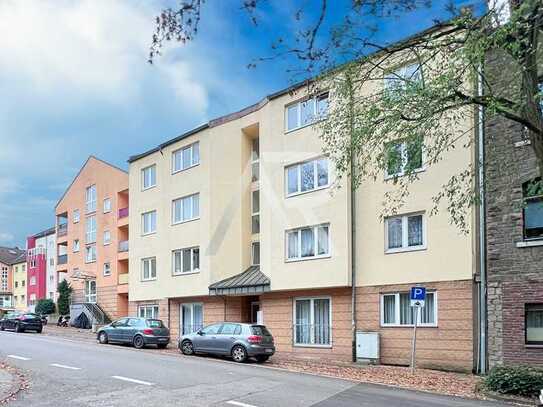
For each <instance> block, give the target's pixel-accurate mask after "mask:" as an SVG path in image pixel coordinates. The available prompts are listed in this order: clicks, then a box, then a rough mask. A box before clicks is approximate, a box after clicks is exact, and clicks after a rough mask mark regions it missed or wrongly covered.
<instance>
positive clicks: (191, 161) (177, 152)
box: [172, 141, 200, 175]
mask: <svg viewBox="0 0 543 407" xmlns="http://www.w3.org/2000/svg"><path fill="white" fill-rule="evenodd" d="M195 146H197V148H198V161H197V162H196V163H195V162H194V147H195ZM185 150H189V151H190V165H189V166H187V167H184V164H185V163H184V162H183V152H184V151H185ZM178 154H180V155H181V158H180V160H179V162H180V164H181V167H180V168H175V164H176V159H175V157H176V156H177V155H178ZM197 165H200V142H199V141H196V142H194V143H192V144H189V145H186V146H183V147H181V148H178V149H177V150H175V151H173V152H172V175H173V174H177V173H178V172H181V171H186V170H188V169H189V168H192V167H196V166H197Z"/></svg>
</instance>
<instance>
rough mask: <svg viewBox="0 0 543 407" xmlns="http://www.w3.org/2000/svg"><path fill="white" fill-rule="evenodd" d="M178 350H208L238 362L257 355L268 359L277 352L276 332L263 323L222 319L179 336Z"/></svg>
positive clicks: (200, 351) (257, 359) (259, 361)
mask: <svg viewBox="0 0 543 407" xmlns="http://www.w3.org/2000/svg"><path fill="white" fill-rule="evenodd" d="M178 346H179V350H180V351H181V352H182V353H183V354H185V355H193V354H195V353H206V354H213V355H223V356H230V357H232V359H234V361H236V362H240V363H242V362H245V361H246V360H247V359H248V358H251V357H254V358H255V359H256V361H257V362H258V363H264V362H266V361H267V360H268V359H269V358H270V356H272V355H273V354H274V353H275V344H274V341H273V336H272V334H271V333H270V331H268V329H267V328H266V327H265V326H264V325H257V324H246V323H237V322H223V323H219V324H213V325H208V326H206V327H204V328H202V329H200V330H198V331H196V332H194V333H191V334H188V335H183V336H182V337H181V338H180V339H179V343H178Z"/></svg>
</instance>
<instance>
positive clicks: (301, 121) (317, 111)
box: [285, 93, 328, 131]
mask: <svg viewBox="0 0 543 407" xmlns="http://www.w3.org/2000/svg"><path fill="white" fill-rule="evenodd" d="M327 114H328V93H324V94H322V95H320V96H317V97H315V98H311V99H307V100H304V101H301V102H296V103H293V104H291V105H288V106H286V107H285V122H286V125H285V129H286V131H291V130H296V129H299V128H301V127H304V126H307V125H309V124H312V123H314V122H316V121H317V120H320V119H322V118H324V117H326V115H327Z"/></svg>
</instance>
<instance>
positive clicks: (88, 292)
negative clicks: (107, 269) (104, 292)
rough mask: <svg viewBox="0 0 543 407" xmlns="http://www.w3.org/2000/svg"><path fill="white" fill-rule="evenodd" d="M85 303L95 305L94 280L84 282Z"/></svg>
mask: <svg viewBox="0 0 543 407" xmlns="http://www.w3.org/2000/svg"><path fill="white" fill-rule="evenodd" d="M85 302H91V303H96V280H87V281H85Z"/></svg>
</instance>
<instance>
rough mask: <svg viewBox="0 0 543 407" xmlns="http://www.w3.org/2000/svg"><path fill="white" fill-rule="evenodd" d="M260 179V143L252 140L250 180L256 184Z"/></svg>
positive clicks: (256, 139)
mask: <svg viewBox="0 0 543 407" xmlns="http://www.w3.org/2000/svg"><path fill="white" fill-rule="evenodd" d="M259 179H260V141H259V139H258V138H255V139H253V145H252V149H251V180H252V181H253V182H256V181H258V180H259Z"/></svg>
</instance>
